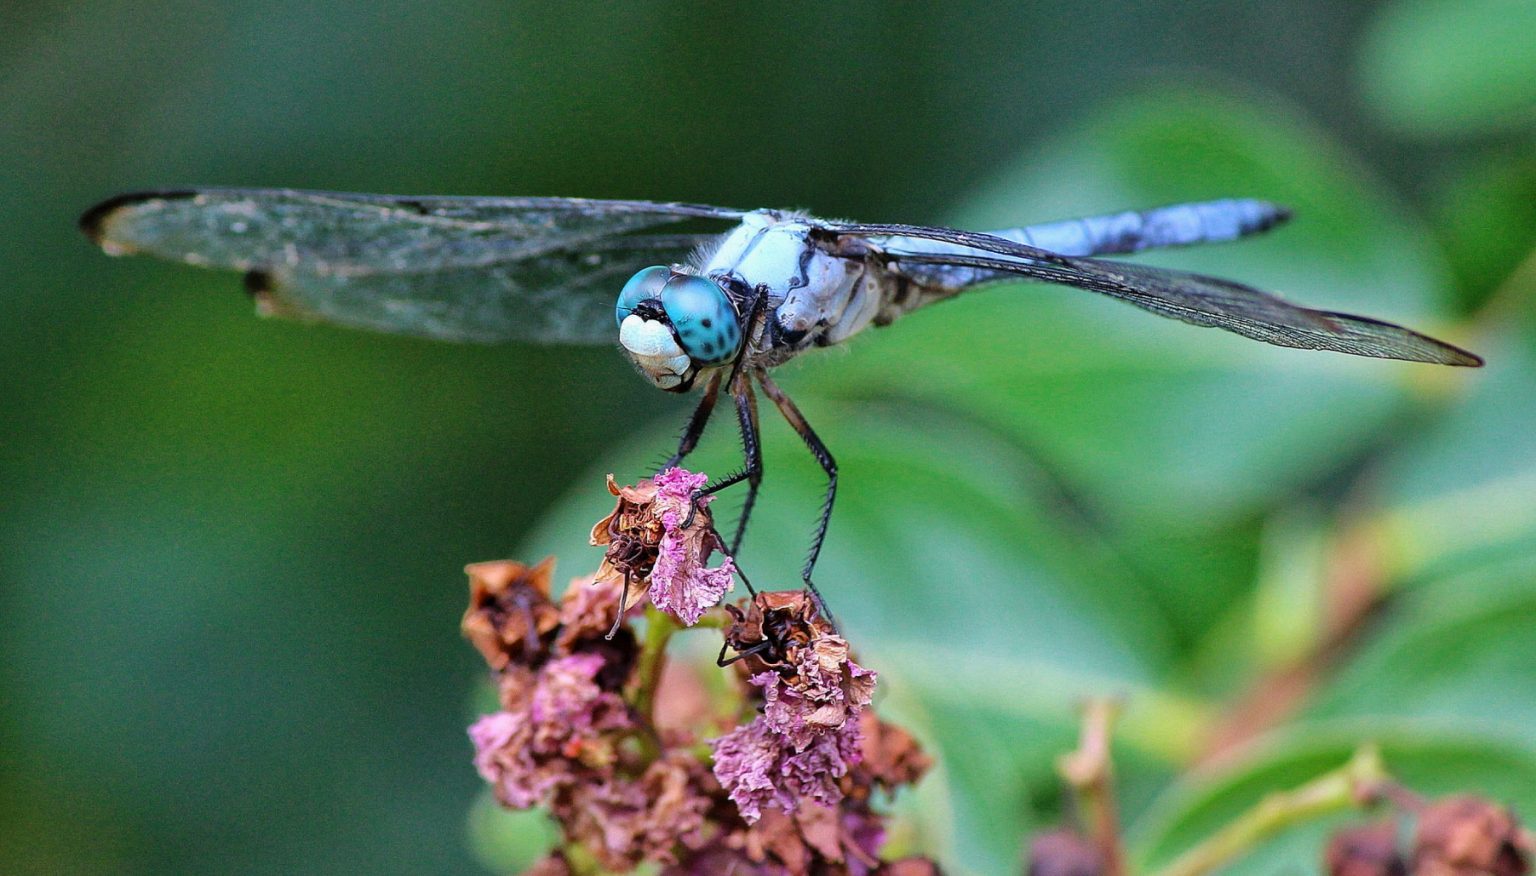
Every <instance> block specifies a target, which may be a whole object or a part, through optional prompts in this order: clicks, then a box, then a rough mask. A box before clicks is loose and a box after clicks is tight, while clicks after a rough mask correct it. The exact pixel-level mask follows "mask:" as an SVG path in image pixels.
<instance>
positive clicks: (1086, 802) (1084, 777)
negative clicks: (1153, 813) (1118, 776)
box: [1056, 699, 1125, 876]
mask: <svg viewBox="0 0 1536 876" xmlns="http://www.w3.org/2000/svg"><path fill="white" fill-rule="evenodd" d="M1119 711H1120V704H1119V703H1118V702H1116V701H1115V700H1112V699H1094V700H1090V701H1089V702H1088V703H1087V705H1086V706H1085V707H1084V709H1083V729H1082V736H1081V738H1080V740H1079V742H1078V745H1077V750H1076V751H1074V752H1072V753H1071V754H1067V755H1063V756H1062V758H1061V759H1060V760H1059V761H1057V763H1056V769H1057V771H1058V772H1060V773H1061V776H1062V778H1063V779H1065V780H1066V782H1067V784H1068V785H1070V786H1071V787H1072V791H1073V793H1074V794H1075V795H1076V797H1077V803H1078V812H1080V813H1081V814H1082V816H1083V817H1084V818H1086V819H1087V820H1088V825H1087V827H1088V835H1089V836H1090V837H1092V838H1093V842H1094V844H1095V845H1097V846H1098V847H1099V854H1101V855H1103V856H1104V873H1105V876H1124V874H1125V850H1124V848H1122V846H1121V844H1120V817H1119V814H1118V812H1117V810H1116V808H1115V788H1114V770H1113V767H1112V765H1111V762H1110V755H1109V740H1110V736H1111V733H1112V730H1113V728H1114V723H1115V717H1116V715H1117V714H1119Z"/></svg>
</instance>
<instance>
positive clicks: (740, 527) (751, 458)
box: [731, 377, 763, 557]
mask: <svg viewBox="0 0 1536 876" xmlns="http://www.w3.org/2000/svg"><path fill="white" fill-rule="evenodd" d="M736 419H737V421H738V423H739V425H740V426H741V451H742V454H743V455H744V456H745V457H746V472H747V497H746V499H745V500H744V501H743V502H742V503H741V514H740V516H738V517H737V518H736V532H735V534H734V535H732V536H731V556H733V557H734V556H736V555H737V554H738V553H740V552H741V539H742V537H743V536H745V535H746V534H747V520H749V519H750V518H751V517H752V506H753V505H756V504H757V490H758V488H759V487H761V486H762V485H763V449H762V440H761V438H760V437H759V432H758V431H757V394H756V393H754V392H753V391H752V381H751V379H750V378H746V377H743V378H742V379H741V386H740V389H739V391H738V392H737V393H736Z"/></svg>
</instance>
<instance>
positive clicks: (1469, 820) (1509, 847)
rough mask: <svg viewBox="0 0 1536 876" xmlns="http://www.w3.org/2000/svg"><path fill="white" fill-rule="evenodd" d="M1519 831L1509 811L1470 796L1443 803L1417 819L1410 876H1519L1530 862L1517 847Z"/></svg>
mask: <svg viewBox="0 0 1536 876" xmlns="http://www.w3.org/2000/svg"><path fill="white" fill-rule="evenodd" d="M1519 832H1520V825H1519V822H1517V821H1516V820H1515V818H1514V816H1513V815H1512V814H1510V812H1509V810H1507V809H1505V808H1504V807H1502V806H1497V805H1495V804H1493V803H1491V802H1489V801H1487V800H1483V799H1481V798H1478V797H1471V796H1455V797H1446V798H1443V799H1441V800H1437V801H1435V802H1434V803H1431V804H1430V805H1429V806H1427V807H1425V809H1424V811H1423V812H1421V813H1419V824H1418V830H1417V831H1416V832H1415V834H1414V840H1413V871H1414V873H1416V874H1420V873H1444V874H1457V876H1472V874H1482V873H1488V874H1493V876H1522V874H1524V873H1526V872H1528V871H1529V870H1530V862H1529V860H1527V858H1526V855H1525V853H1524V852H1522V850H1521V849H1520V846H1519Z"/></svg>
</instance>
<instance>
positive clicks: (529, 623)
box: [461, 557, 560, 670]
mask: <svg viewBox="0 0 1536 876" xmlns="http://www.w3.org/2000/svg"><path fill="white" fill-rule="evenodd" d="M554 568H555V559H554V557H549V558H546V559H545V560H544V561H543V562H541V563H539V564H538V565H537V566H533V567H529V566H525V565H523V564H522V563H518V562H514V561H512V560H498V561H494V562H489V563H472V564H470V565H468V566H465V567H464V571H465V573H467V574H468V575H469V608H468V609H466V610H465V612H464V620H463V622H462V623H461V628H462V629H463V631H464V636H465V637H466V638H467V639H469V641H470V643H471V644H473V645H474V646H475V648H476V650H478V651H479V652H480V654H481V656H483V657H484V658H485V662H486V663H488V664H489V665H490V667H491V668H492V669H498V670H499V669H504V668H506V666H507V664H508V663H511V662H513V661H517V662H521V663H525V664H531V663H534V662H536V661H537V659H538V658H539V656H540V655H541V654H542V652H543V648H544V645H543V637H544V636H545V635H546V634H547V633H549V631H551V630H553V629H554V628H555V626H556V625H557V624H558V623H559V622H560V613H559V611H558V610H557V609H556V608H555V606H554V603H552V602H550V600H549V578H550V574H551V573H552V572H553V571H554Z"/></svg>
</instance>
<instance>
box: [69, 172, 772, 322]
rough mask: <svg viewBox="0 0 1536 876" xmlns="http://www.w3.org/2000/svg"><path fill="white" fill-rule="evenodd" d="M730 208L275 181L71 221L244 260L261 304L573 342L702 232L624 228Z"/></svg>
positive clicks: (195, 259) (146, 201)
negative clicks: (639, 272) (311, 186)
mask: <svg viewBox="0 0 1536 876" xmlns="http://www.w3.org/2000/svg"><path fill="white" fill-rule="evenodd" d="M741 215H742V212H741V211H738V210H728V209H724V208H718V207H707V206H700V205H692V204H669V203H655V202H650V201H599V200H587V199H582V198H474V197H399V196H391V195H363V194H340V193H328V192H306V191H295V190H289V189H198V190H186V191H171V192H144V193H137V194H130V195H122V196H119V197H116V198H113V199H111V200H108V201H105V202H103V203H101V204H99V205H97V206H96V207H93V208H91V209H90V210H89V211H87V212H86V214H85V215H84V216H82V217H81V220H80V224H81V227H82V229H84V230H85V232H86V233H87V234H88V235H90V237H91V238H92V239H93V240H94V241H96V242H97V243H98V244H99V245H100V246H101V247H102V248H103V249H105V250H106V251H107V252H108V253H111V254H114V255H119V254H127V253H137V252H142V253H148V254H150V255H155V256H159V257H162V258H168V259H175V260H178V261H183V262H187V263H189V264H193V265H198V266H201V267H210V268H228V269H235V270H241V271H245V272H247V274H248V285H249V286H250V287H251V288H252V289H253V291H255V292H256V293H258V294H259V295H260V296H261V297H262V300H263V301H264V303H265V304H266V306H267V308H268V309H269V310H270V311H271V312H273V313H278V314H283V315H292V316H300V317H305V318H310V319H319V320H324V321H328V322H335V323H340V324H344V325H351V326H361V327H365V328H372V329H376V330H380V331H389V332H400V333H405V334H415V335H423V336H427V337H435V338H445V339H453V340H476V341H497V340H525V341H542V342H557V343H558V342H588V341H594V340H598V339H600V338H601V339H606V338H608V337H609V336H611V334H612V330H611V328H610V327H609V325H608V322H607V317H606V315H604V318H603V319H601V320H592V319H591V317H592V315H593V314H598V313H603V312H604V311H606V310H608V309H611V307H612V299H613V296H615V295H617V294H618V292H617V290H618V289H619V287H620V285H622V283H623V280H624V279H625V278H626V277H627V276H628V275H627V274H626V273H625V271H626V270H628V271H633V270H635V269H638V268H640V267H644V266H645V265H648V264H655V263H658V262H664V263H670V262H677V261H684V260H686V259H687V257H688V255H689V254H690V253H691V251H692V250H693V248H694V247H695V246H697V245H698V244H699V243H700V242H702V241H705V240H708V239H709V238H710V237H711V236H709V235H705V236H700V235H671V236H651V237H644V236H632V233H633V232H635V231H639V230H642V229H646V228H652V227H655V226H658V225H664V224H668V223H673V222H679V221H683V220H686V219H718V220H732V219H736V218H739V217H740V216H741Z"/></svg>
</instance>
